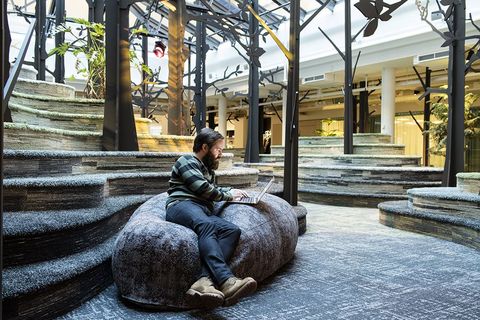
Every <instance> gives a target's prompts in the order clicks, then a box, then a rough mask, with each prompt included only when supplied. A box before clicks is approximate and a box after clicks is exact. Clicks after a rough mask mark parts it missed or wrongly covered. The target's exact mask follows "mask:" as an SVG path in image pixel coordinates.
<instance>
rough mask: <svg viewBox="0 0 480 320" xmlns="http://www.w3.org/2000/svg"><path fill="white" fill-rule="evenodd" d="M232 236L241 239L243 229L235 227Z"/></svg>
mask: <svg viewBox="0 0 480 320" xmlns="http://www.w3.org/2000/svg"><path fill="white" fill-rule="evenodd" d="M231 232H232V235H233V236H234V237H235V238H236V239H239V238H240V235H241V234H242V229H240V228H239V227H237V226H234V227H232V231H231Z"/></svg>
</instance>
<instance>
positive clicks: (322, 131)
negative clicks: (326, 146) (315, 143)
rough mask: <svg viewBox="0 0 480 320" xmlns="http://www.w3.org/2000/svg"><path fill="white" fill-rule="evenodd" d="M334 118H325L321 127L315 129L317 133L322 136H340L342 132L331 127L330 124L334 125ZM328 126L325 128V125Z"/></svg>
mask: <svg viewBox="0 0 480 320" xmlns="http://www.w3.org/2000/svg"><path fill="white" fill-rule="evenodd" d="M333 121H334V120H332V119H325V120H322V121H321V129H315V134H316V135H317V136H322V137H335V136H339V135H340V132H339V131H337V130H332V129H330V126H331V125H332V123H333ZM325 126H326V127H327V128H326V129H323V128H324V127H325Z"/></svg>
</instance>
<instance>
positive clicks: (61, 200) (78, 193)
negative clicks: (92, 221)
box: [3, 177, 105, 211]
mask: <svg viewBox="0 0 480 320" xmlns="http://www.w3.org/2000/svg"><path fill="white" fill-rule="evenodd" d="M104 189H105V179H104V178H101V177H55V178H50V177H42V178H12V179H5V180H4V181H3V196H4V200H3V208H4V210H5V211H32V210H60V209H72V208H92V207H96V206H99V205H101V204H102V202H103V200H104Z"/></svg>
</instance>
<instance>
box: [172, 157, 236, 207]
mask: <svg viewBox="0 0 480 320" xmlns="http://www.w3.org/2000/svg"><path fill="white" fill-rule="evenodd" d="M175 169H177V168H175ZM175 169H174V170H175ZM177 170H178V172H177V173H178V175H179V176H181V177H182V180H183V182H184V184H185V186H186V187H187V188H188V189H189V190H190V191H192V192H193V193H195V194H196V195H198V196H199V197H202V198H204V199H208V200H213V201H228V200H232V199H233V195H232V193H231V192H230V190H225V189H224V188H217V187H215V185H213V184H211V183H210V182H208V180H207V179H205V177H204V176H203V174H202V170H201V168H200V166H199V164H198V163H197V162H193V161H182V163H180V166H179V167H178V169H177Z"/></svg>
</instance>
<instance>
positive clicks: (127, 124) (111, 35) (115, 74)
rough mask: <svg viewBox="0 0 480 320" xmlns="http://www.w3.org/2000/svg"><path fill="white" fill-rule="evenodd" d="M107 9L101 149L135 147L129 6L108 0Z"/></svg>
mask: <svg viewBox="0 0 480 320" xmlns="http://www.w3.org/2000/svg"><path fill="white" fill-rule="evenodd" d="M106 12H107V19H106V36H105V51H106V52H105V54H106V95H105V111H104V121H103V149H104V150H108V151H115V150H122V151H137V150H138V143H137V134H136V130H135V120H134V117H133V108H132V88H131V81H130V50H129V41H128V36H129V29H128V28H129V23H128V16H129V6H128V5H126V6H124V7H120V6H119V3H118V0H108V1H107V10H106Z"/></svg>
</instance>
